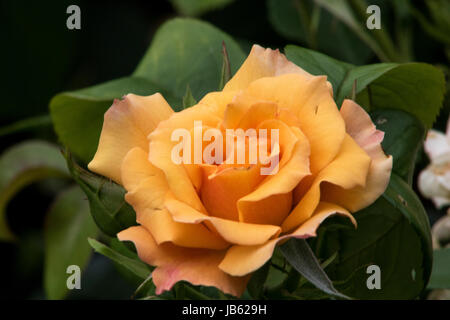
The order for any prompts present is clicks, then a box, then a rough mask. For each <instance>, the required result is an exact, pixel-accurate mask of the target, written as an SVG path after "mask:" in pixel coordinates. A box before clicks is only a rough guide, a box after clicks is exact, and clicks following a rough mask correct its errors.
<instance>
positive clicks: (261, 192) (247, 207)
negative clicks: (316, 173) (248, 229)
mask: <svg viewBox="0 0 450 320" xmlns="http://www.w3.org/2000/svg"><path fill="white" fill-rule="evenodd" d="M278 122H279V120H273V121H272V127H273V126H274V125H275V123H278ZM278 124H279V125H281V124H280V123H278ZM279 128H280V129H281V130H280V133H282V132H284V131H286V130H283V128H282V127H279ZM289 131H290V132H291V133H292V134H293V137H291V138H288V137H282V139H281V141H283V142H284V143H288V142H289V141H291V142H292V143H291V144H292V145H289V146H287V145H286V146H284V147H283V149H285V150H284V151H285V152H283V155H282V159H281V161H280V167H281V168H280V170H279V172H278V173H277V174H275V175H270V176H268V177H267V178H266V179H265V180H264V181H263V182H262V183H261V184H260V185H259V186H258V187H257V188H256V189H255V190H253V191H252V192H251V193H250V194H248V195H246V196H245V197H243V198H241V199H239V201H238V209H239V217H240V221H245V222H252V223H267V224H274V225H280V224H281V223H282V222H283V221H284V219H285V218H286V216H287V215H288V214H289V212H290V211H291V205H292V195H291V191H292V190H293V189H294V188H295V187H296V186H297V185H298V183H299V182H300V181H301V180H302V179H303V178H304V177H306V176H307V175H309V174H310V170H309V153H310V150H309V143H308V140H307V139H306V137H305V136H304V135H303V134H302V133H301V131H300V129H298V128H295V127H293V128H290V129H289ZM286 135H287V134H286ZM281 136H283V134H281ZM288 148H289V149H292V151H291V150H286V149H288ZM285 157H286V159H287V160H286V159H285ZM284 162H285V163H284ZM277 206H278V207H277Z"/></svg>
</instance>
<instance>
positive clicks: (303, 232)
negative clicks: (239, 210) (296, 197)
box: [219, 202, 356, 276]
mask: <svg viewBox="0 0 450 320" xmlns="http://www.w3.org/2000/svg"><path fill="white" fill-rule="evenodd" d="M333 214H340V215H344V216H346V217H348V218H350V220H351V221H352V222H353V223H354V224H356V221H355V220H354V218H353V217H352V215H351V214H350V213H349V212H348V211H347V210H345V209H344V208H341V207H339V206H337V205H334V204H330V203H325V202H321V203H319V205H318V206H317V208H316V210H315V212H314V214H313V215H312V217H311V218H310V219H309V220H307V221H305V223H303V224H302V225H301V226H300V227H299V228H297V229H296V230H295V231H294V232H292V233H291V234H287V235H284V236H282V237H279V238H277V239H273V240H270V241H268V242H267V243H265V244H262V245H256V246H242V245H235V246H233V247H231V248H230V249H228V251H227V254H226V255H225V258H224V259H223V260H222V262H221V263H220V265H219V268H220V269H221V270H223V271H224V272H226V273H228V274H230V275H233V276H243V275H246V274H249V273H251V272H253V271H255V270H257V269H258V268H260V267H261V266H263V265H264V263H266V262H267V261H268V260H269V259H270V258H271V257H272V254H273V250H274V249H275V246H276V245H277V244H278V243H279V242H280V241H283V240H286V239H289V238H299V239H305V238H309V237H315V236H316V230H317V228H318V227H319V226H320V224H321V223H322V222H323V221H324V220H325V219H326V218H328V217H329V216H331V215H333Z"/></svg>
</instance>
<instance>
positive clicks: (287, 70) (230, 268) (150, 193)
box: [89, 45, 392, 296]
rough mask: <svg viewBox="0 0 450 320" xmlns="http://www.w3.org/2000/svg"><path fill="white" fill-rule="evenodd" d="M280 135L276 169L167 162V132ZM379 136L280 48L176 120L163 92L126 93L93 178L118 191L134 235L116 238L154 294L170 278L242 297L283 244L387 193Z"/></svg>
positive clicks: (105, 134) (255, 56) (257, 54)
mask: <svg viewBox="0 0 450 320" xmlns="http://www.w3.org/2000/svg"><path fill="white" fill-rule="evenodd" d="M194 121H201V122H202V125H203V126H204V127H205V128H216V129H219V130H222V131H223V130H225V129H227V128H231V129H235V128H242V129H248V128H267V129H274V128H275V129H278V131H279V167H278V172H277V173H276V174H274V175H264V176H263V175H261V173H260V171H259V170H258V168H259V167H260V166H261V165H260V164H252V165H248V164H243V165H234V166H233V165H232V166H226V165H225V164H206V163H200V164H175V163H174V162H173V161H172V159H171V152H172V150H173V147H174V145H175V144H176V142H174V141H172V140H171V134H172V132H173V131H174V130H175V129H180V128H184V129H187V130H193V127H194ZM383 136H384V134H383V132H381V131H378V130H376V129H375V126H374V125H373V123H372V121H371V120H370V117H369V115H368V114H367V113H366V112H365V111H364V110H363V109H362V108H361V107H359V106H358V105H357V104H356V103H355V102H353V101H351V100H345V101H344V103H343V105H342V107H341V109H340V111H339V109H338V108H337V106H336V103H335V102H334V100H333V96H332V89H331V85H330V84H329V83H328V82H327V79H326V77H325V76H313V75H311V74H309V73H307V72H305V71H304V70H302V69H301V68H299V67H298V66H296V65H295V64H293V63H292V62H290V61H288V60H287V59H286V58H285V56H284V55H282V54H280V53H279V52H278V50H275V51H273V50H271V49H263V48H261V47H259V46H256V45H255V46H254V47H253V48H252V51H251V53H250V55H249V57H248V58H247V60H246V61H245V62H244V64H243V65H242V66H241V68H240V69H239V71H238V72H237V73H236V75H235V76H234V77H233V78H232V79H231V80H230V81H229V82H228V83H227V84H226V86H225V88H224V89H223V91H221V92H212V93H209V94H207V95H206V96H205V97H203V99H202V100H201V101H200V102H199V103H198V104H197V105H195V106H193V107H191V108H188V109H185V110H183V111H181V112H176V113H175V112H173V111H172V109H171V107H170V106H169V105H168V104H167V102H166V101H165V100H164V98H163V97H162V96H161V95H160V94H158V93H157V94H154V95H152V96H148V97H140V96H136V95H133V94H129V95H127V96H125V97H124V98H123V100H120V101H119V100H116V101H114V104H113V105H112V106H111V108H110V109H109V110H108V111H107V112H106V114H105V120H104V124H103V129H102V133H101V137H100V142H99V146H98V150H97V153H96V154H95V157H94V159H93V160H92V161H91V163H90V164H89V169H90V170H92V171H95V172H97V173H99V174H101V175H104V176H107V177H109V178H111V179H113V180H114V181H116V182H117V183H119V184H121V185H123V186H124V188H125V189H126V190H127V194H126V196H125V198H126V201H127V202H128V203H130V204H131V205H132V206H133V208H134V209H135V211H136V215H137V222H138V223H139V224H140V226H135V227H130V228H128V229H126V230H124V231H122V232H120V233H119V234H118V237H119V239H120V240H131V241H132V242H134V244H135V245H136V248H137V251H138V254H139V257H140V258H141V259H142V260H143V261H145V262H146V263H148V264H150V265H154V266H156V269H155V270H154V271H153V281H154V283H155V285H156V287H157V293H158V294H159V293H161V292H163V291H164V290H169V289H170V288H171V287H172V286H173V285H174V284H175V283H176V282H177V281H181V280H185V281H188V282H190V283H192V284H194V285H205V286H215V287H217V288H219V289H221V290H222V291H223V292H226V293H230V294H233V295H235V296H240V295H241V294H242V293H243V291H244V290H245V287H246V284H247V281H248V279H249V276H250V274H251V273H252V272H253V271H255V270H257V269H258V268H259V267H261V266H262V265H263V264H264V263H265V262H266V261H267V260H269V259H270V258H271V256H272V254H273V250H274V248H275V246H276V245H277V244H279V243H280V241H282V240H285V239H288V238H290V237H296V238H308V237H313V236H315V235H316V229H317V228H318V226H319V225H320V223H321V222H322V221H323V220H324V219H326V218H327V217H329V216H330V215H333V214H341V215H345V216H347V217H348V218H350V219H351V220H352V221H353V223H355V220H354V218H353V217H352V215H351V214H350V212H355V211H357V210H360V209H362V208H364V207H366V206H368V205H370V204H371V203H372V202H373V201H375V199H377V198H378V197H379V196H380V195H381V194H382V193H383V192H384V190H385V188H386V186H387V184H388V182H389V177H390V173H391V168H392V158H391V157H390V156H386V155H385V154H384V152H383V150H382V148H381V146H380V143H381V141H382V140H383Z"/></svg>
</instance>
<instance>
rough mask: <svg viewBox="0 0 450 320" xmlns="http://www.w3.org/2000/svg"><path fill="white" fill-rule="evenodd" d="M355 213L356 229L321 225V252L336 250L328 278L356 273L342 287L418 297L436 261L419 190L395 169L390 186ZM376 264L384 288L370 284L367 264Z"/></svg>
mask: <svg viewBox="0 0 450 320" xmlns="http://www.w3.org/2000/svg"><path fill="white" fill-rule="evenodd" d="M354 217H355V218H356V220H357V223H358V226H357V228H356V229H348V228H339V229H336V230H331V229H330V228H329V227H328V226H327V224H326V223H325V224H324V226H323V228H322V227H321V228H320V229H319V237H323V239H322V241H320V243H321V244H320V245H319V247H317V248H316V252H318V254H319V257H323V258H325V257H328V256H329V255H330V254H332V253H333V252H335V251H338V258H337V259H336V262H335V263H333V264H331V265H330V266H329V267H328V269H327V270H328V275H329V276H330V278H331V279H333V281H343V280H345V279H349V277H350V276H352V274H353V276H352V278H351V281H350V284H351V286H349V287H348V288H347V289H345V290H344V289H342V290H343V292H344V293H345V294H347V295H350V296H352V297H355V298H359V299H414V298H416V297H417V296H418V295H419V294H420V293H421V292H422V290H424V288H425V287H426V284H427V282H428V279H429V277H430V272H431V263H432V246H431V234H430V226H429V222H428V216H427V214H426V212H425V210H424V208H423V206H422V203H421V202H420V200H419V198H418V197H417V196H416V194H415V193H414V192H413V191H412V190H411V188H410V187H409V186H408V185H407V184H406V183H405V182H404V181H403V180H402V179H401V178H399V177H398V176H397V175H395V174H392V176H391V181H390V183H389V186H388V188H387V190H386V192H385V193H384V194H383V195H382V196H381V197H380V198H379V199H378V200H377V201H376V202H375V203H374V204H372V205H371V206H369V207H367V208H365V209H363V210H361V211H359V212H357V213H355V214H354ZM372 264H375V265H378V266H379V267H380V269H381V290H376V289H374V290H369V289H368V288H367V286H366V281H367V278H368V277H369V275H368V274H367V273H366V267H367V266H369V265H372ZM355 270H356V272H355Z"/></svg>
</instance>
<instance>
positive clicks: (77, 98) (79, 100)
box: [50, 77, 181, 163]
mask: <svg viewBox="0 0 450 320" xmlns="http://www.w3.org/2000/svg"><path fill="white" fill-rule="evenodd" d="M156 92H161V94H163V95H164V97H165V99H166V100H167V101H168V102H169V103H172V104H174V103H180V101H181V100H178V99H175V98H173V97H172V96H171V95H170V93H168V92H166V91H164V90H163V89H162V88H161V87H159V86H157V85H155V84H154V83H152V82H151V81H149V80H146V79H143V78H139V77H127V78H121V79H117V80H112V81H109V82H105V83H102V84H99V85H96V86H93V87H89V88H85V89H81V90H77V91H71V92H64V93H60V94H58V95H56V96H55V97H53V99H52V100H51V102H50V113H51V116H52V121H53V124H54V128H55V132H56V133H57V135H58V137H59V139H60V140H61V142H62V143H63V144H64V145H65V146H67V147H68V148H69V150H70V151H71V152H73V153H74V154H75V155H77V156H78V157H80V158H81V159H82V160H83V161H84V162H85V163H87V162H89V161H90V160H91V159H92V158H93V156H94V154H95V151H96V150H97V144H98V140H99V137H100V132H101V129H102V124H103V115H104V113H105V112H106V110H108V108H109V107H110V106H111V105H112V103H113V100H114V99H120V98H122V97H123V96H124V95H126V94H128V93H134V94H138V95H144V96H146V95H150V94H153V93H156Z"/></svg>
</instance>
